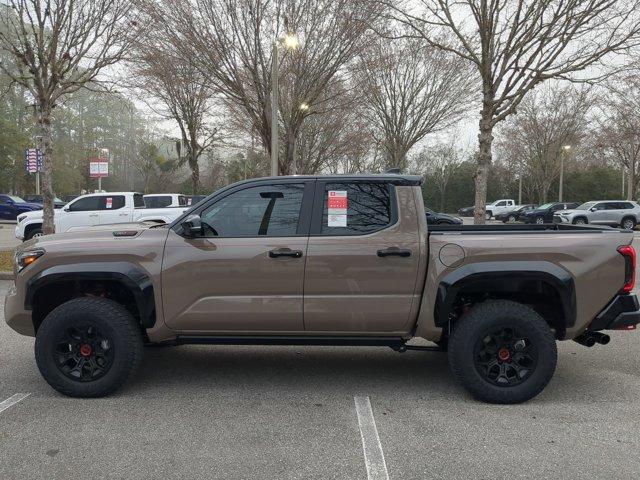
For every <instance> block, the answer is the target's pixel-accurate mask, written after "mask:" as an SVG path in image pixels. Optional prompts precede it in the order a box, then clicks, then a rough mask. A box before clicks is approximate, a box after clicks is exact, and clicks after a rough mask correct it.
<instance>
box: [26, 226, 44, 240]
mask: <svg viewBox="0 0 640 480" xmlns="http://www.w3.org/2000/svg"><path fill="white" fill-rule="evenodd" d="M41 235H42V228H33V229H31V230H29V233H28V234H27V236H26V237H25V241H27V240H31V239H32V238H33V237H36V236H41Z"/></svg>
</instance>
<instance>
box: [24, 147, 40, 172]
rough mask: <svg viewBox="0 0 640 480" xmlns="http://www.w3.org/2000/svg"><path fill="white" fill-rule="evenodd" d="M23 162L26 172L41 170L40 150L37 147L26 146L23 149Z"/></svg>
mask: <svg viewBox="0 0 640 480" xmlns="http://www.w3.org/2000/svg"><path fill="white" fill-rule="evenodd" d="M24 162H25V165H26V168H27V172H28V173H36V172H41V171H42V151H40V150H39V149H37V148H27V149H26V150H25V151H24Z"/></svg>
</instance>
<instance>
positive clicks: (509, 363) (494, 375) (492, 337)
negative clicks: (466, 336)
mask: <svg viewBox="0 0 640 480" xmlns="http://www.w3.org/2000/svg"><path fill="white" fill-rule="evenodd" d="M474 363H475V367H476V369H477V371H478V373H479V374H480V375H481V376H482V377H483V378H484V379H485V380H486V381H488V382H489V383H492V384H494V385H497V386H514V385H518V384H520V383H522V382H523V381H525V380H526V379H527V378H528V377H529V376H530V375H531V373H532V372H533V371H534V370H535V368H536V365H537V363H538V350H537V348H536V346H535V345H534V343H533V342H532V341H531V340H530V339H529V338H527V337H526V336H524V335H523V334H522V333H521V332H519V331H518V330H517V329H515V328H512V327H502V328H499V329H497V330H491V331H489V332H487V334H486V335H485V336H484V337H483V338H481V339H479V340H478V341H477V342H476V346H475V349H474Z"/></svg>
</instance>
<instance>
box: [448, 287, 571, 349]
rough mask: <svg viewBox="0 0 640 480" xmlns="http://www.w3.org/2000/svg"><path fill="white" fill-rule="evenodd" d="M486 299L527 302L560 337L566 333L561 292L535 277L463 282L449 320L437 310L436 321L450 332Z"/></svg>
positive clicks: (449, 310)
mask: <svg viewBox="0 0 640 480" xmlns="http://www.w3.org/2000/svg"><path fill="white" fill-rule="evenodd" d="M487 300H511V301H514V302H518V303H521V304H523V305H527V306H529V307H531V308H532V309H533V310H535V311H536V312H537V313H538V314H539V315H540V316H541V317H542V318H543V319H544V320H545V321H546V322H547V324H548V325H549V327H550V328H552V329H553V330H554V331H555V334H556V337H557V338H559V339H561V338H564V336H565V333H566V324H567V318H566V314H565V310H564V306H563V301H562V298H561V295H560V292H558V289H557V288H556V287H555V286H554V285H552V284H551V283H549V282H547V281H545V280H543V279H536V278H525V279H517V278H509V277H505V278H504V279H503V280H502V279H501V280H496V279H484V280H480V281H475V282H471V283H469V284H467V285H464V286H462V288H460V289H459V290H458V291H457V293H456V295H455V298H454V300H453V303H452V304H451V308H450V309H448V318H447V319H443V318H438V315H439V313H438V309H436V323H440V324H442V325H443V326H444V328H445V330H444V331H445V332H448V331H449V330H450V329H451V327H452V326H453V325H454V324H455V322H456V321H457V320H458V318H460V317H461V316H462V315H463V314H464V313H466V312H468V311H469V310H471V309H472V308H473V307H474V305H477V304H479V303H482V302H485V301H487ZM442 313H443V312H440V315H441V314H442Z"/></svg>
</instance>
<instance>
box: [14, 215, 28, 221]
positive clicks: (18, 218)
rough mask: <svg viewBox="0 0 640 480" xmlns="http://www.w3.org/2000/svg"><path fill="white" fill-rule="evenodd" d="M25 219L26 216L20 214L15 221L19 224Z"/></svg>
mask: <svg viewBox="0 0 640 480" xmlns="http://www.w3.org/2000/svg"><path fill="white" fill-rule="evenodd" d="M25 218H27V215H26V214H24V213H22V214H20V215H18V216H17V217H16V220H17V221H18V223H20V222H21V221H23V220H24V219H25Z"/></svg>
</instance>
